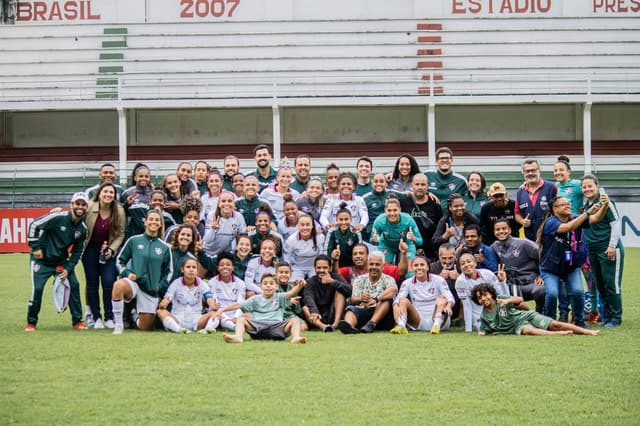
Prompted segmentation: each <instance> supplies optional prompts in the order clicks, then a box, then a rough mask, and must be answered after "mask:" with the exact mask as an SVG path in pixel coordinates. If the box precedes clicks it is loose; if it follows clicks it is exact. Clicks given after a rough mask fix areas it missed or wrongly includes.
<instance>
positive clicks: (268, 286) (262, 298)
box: [216, 273, 307, 343]
mask: <svg viewBox="0 0 640 426" xmlns="http://www.w3.org/2000/svg"><path fill="white" fill-rule="evenodd" d="M304 285H305V281H304V280H298V281H296V282H295V283H294V287H293V288H292V289H291V290H290V291H288V292H286V293H277V290H278V287H279V285H278V282H277V280H276V276H275V275H274V274H269V273H266V274H264V275H262V277H261V278H260V289H261V290H262V294H257V295H255V296H253V297H251V298H250V299H248V300H247V301H245V302H242V303H232V304H230V305H227V306H226V307H224V308H222V309H220V310H218V313H217V314H216V318H220V317H221V316H222V314H223V313H224V312H226V311H233V310H235V309H242V312H251V314H252V315H253V316H252V318H245V317H243V316H241V317H238V319H237V320H236V330H235V334H234V335H229V334H227V333H223V334H222V339H223V340H224V341H225V342H227V343H242V341H243V336H244V331H245V329H246V330H247V333H249V335H250V336H251V338H252V339H269V340H284V339H286V338H287V336H288V335H289V334H291V343H307V338H306V337H301V336H300V319H299V318H298V317H294V318H291V319H290V320H288V321H284V319H283V318H284V311H285V309H286V308H287V307H288V306H289V305H290V302H289V301H290V300H291V298H292V297H295V296H297V295H298V293H300V291H301V290H302V288H303V287H304Z"/></svg>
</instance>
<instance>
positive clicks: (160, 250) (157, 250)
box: [154, 247, 162, 255]
mask: <svg viewBox="0 0 640 426" xmlns="http://www.w3.org/2000/svg"><path fill="white" fill-rule="evenodd" d="M154 251H155V252H156V254H157V255H161V254H162V249H161V248H160V247H156V248H155V250H154Z"/></svg>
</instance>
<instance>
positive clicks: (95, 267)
mask: <svg viewBox="0 0 640 426" xmlns="http://www.w3.org/2000/svg"><path fill="white" fill-rule="evenodd" d="M99 257H100V248H96V247H91V246H88V247H87V248H86V250H85V251H84V253H83V255H82V266H84V276H85V279H86V281H87V291H86V295H87V303H88V304H89V307H90V308H91V314H92V315H93V319H94V320H97V319H98V318H101V315H100V283H102V304H103V306H104V320H105V321H107V320H112V319H113V311H112V308H111V292H112V291H113V283H114V281H115V280H116V257H115V256H113V257H111V259H109V260H107V262H106V263H105V264H101V263H100V262H99V261H98V258H99Z"/></svg>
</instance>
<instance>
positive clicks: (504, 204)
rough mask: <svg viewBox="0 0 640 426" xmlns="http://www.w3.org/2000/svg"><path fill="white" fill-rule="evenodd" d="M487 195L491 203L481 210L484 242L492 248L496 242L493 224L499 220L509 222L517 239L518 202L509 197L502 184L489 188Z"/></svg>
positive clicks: (498, 183)
mask: <svg viewBox="0 0 640 426" xmlns="http://www.w3.org/2000/svg"><path fill="white" fill-rule="evenodd" d="M487 195H488V196H489V200H491V202H489V203H486V204H485V205H484V206H482V209H481V210H480V227H481V233H482V242H483V243H485V244H486V245H488V246H490V245H491V244H493V242H494V241H495V240H496V237H495V235H494V234H493V224H494V223H496V222H497V221H498V219H505V220H507V221H508V222H509V226H510V227H511V235H512V236H514V237H517V236H518V235H519V233H520V224H519V223H518V222H516V202H515V201H513V200H510V199H509V198H508V197H507V189H506V188H505V187H504V185H503V184H501V183H500V182H496V183H494V184H493V185H491V186H490V187H489V189H488V190H487Z"/></svg>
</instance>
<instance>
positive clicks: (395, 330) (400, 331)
mask: <svg viewBox="0 0 640 426" xmlns="http://www.w3.org/2000/svg"><path fill="white" fill-rule="evenodd" d="M389 331H390V333H391V334H409V330H407V327H403V326H401V325H400V324H397V325H396V326H395V327H393V328H392V329H391V330H389Z"/></svg>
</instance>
